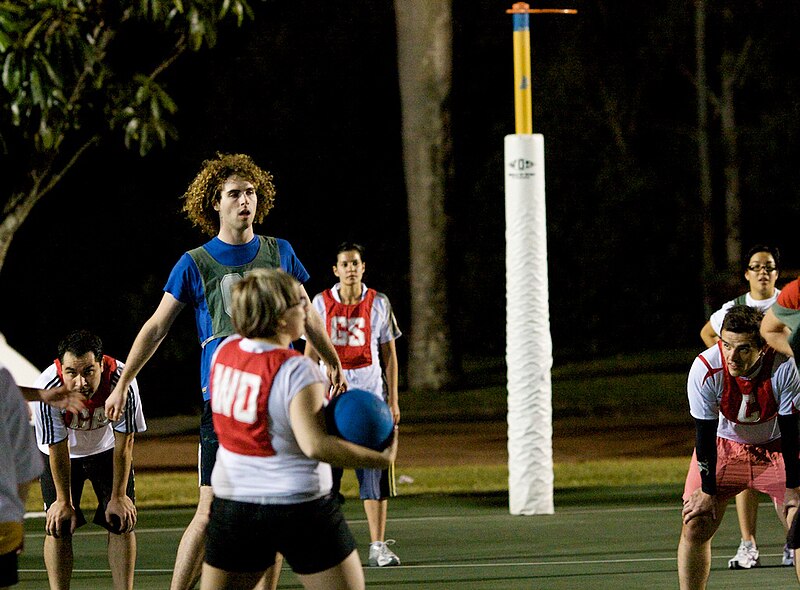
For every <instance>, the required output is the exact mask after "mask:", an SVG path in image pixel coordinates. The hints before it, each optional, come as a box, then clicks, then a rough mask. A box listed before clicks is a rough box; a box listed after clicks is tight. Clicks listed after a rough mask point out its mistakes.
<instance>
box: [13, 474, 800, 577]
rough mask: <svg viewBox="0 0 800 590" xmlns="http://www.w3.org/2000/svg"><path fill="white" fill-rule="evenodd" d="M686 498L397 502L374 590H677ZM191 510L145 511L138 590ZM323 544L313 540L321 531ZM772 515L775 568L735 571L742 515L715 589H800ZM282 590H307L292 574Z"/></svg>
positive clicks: (718, 550) (642, 493) (763, 534)
mask: <svg viewBox="0 0 800 590" xmlns="http://www.w3.org/2000/svg"><path fill="white" fill-rule="evenodd" d="M679 491H680V490H676V489H663V488H662V489H658V488H654V487H638V488H635V487H631V488H614V489H608V488H605V489H602V488H598V489H591V490H571V491H569V492H559V493H557V494H556V512H555V514H553V515H547V516H511V515H509V513H508V508H507V498H506V497H505V495H503V494H496V495H480V496H478V495H475V496H409V497H399V498H395V499H393V500H392V501H391V502H390V510H389V522H388V527H387V531H388V536H389V537H390V538H394V539H396V540H397V544H396V545H395V546H394V549H395V551H396V552H397V554H398V555H399V556H400V558H401V559H402V561H403V565H402V566H399V567H393V568H386V569H377V568H365V573H366V580H367V586H368V587H369V588H390V587H392V588H408V589H423V590H429V589H430V590H432V589H441V590H444V589H451V588H458V589H462V588H463V589H484V590H500V589H502V590H515V589H532V588H536V589H548V588H552V589H561V588H570V589H592V590H602V589H609V590H611V589H613V590H619V589H621V588H626V589H627V588H634V589H636V588H642V589H657V588H676V587H677V574H676V560H675V550H676V546H677V543H678V534H679V531H680V500H679V498H678V493H679ZM344 508H345V513H346V515H347V517H348V520H349V522H350V526H351V528H352V530H353V532H354V534H355V535H356V538H357V539H358V540H359V541H360V542H361V546H360V547H359V552H360V554H361V557H362V560H364V559H366V547H367V525H366V521H365V520H364V516H363V512H362V511H361V506H360V503H359V502H358V501H354V500H348V501H347V503H346V504H345V507H344ZM191 514H192V511H191V510H189V509H169V510H167V509H164V510H157V509H150V510H141V511H140V512H139V526H138V530H137V535H138V542H139V555H138V560H137V565H136V581H135V587H136V588H137V589H141V590H149V589H156V588H159V589H163V588H167V587H168V586H169V580H170V574H171V570H172V565H173V561H174V557H175V551H176V548H177V545H178V541H179V539H180V537H181V534H182V532H183V529H184V527H185V525H186V524H187V523H188V521H189V519H190V518H191ZM42 529H43V521H42V519H31V520H29V521H28V522H27V524H26V530H27V533H28V534H27V537H26V548H27V550H26V552H25V554H24V555H23V556H22V557H21V560H20V578H21V580H20V584H19V586H17V588H19V589H25V590H27V589H36V590H42V589H44V588H46V587H47V576H46V574H45V572H44V563H43V561H42V554H41V544H42V538H43V534H42ZM309 534H313V531H309ZM782 537H783V535H782V533H781V529H780V525H779V524H778V520H777V518H776V516H775V514H774V511H773V509H772V508H771V506H770V505H769V504H767V503H766V502H765V503H762V505H761V509H760V512H759V539H760V549H761V553H762V564H763V567H761V568H758V569H755V570H750V571H730V570H728V569H726V567H727V560H728V558H730V557H731V556H732V555H733V553H735V550H736V547H737V545H738V541H739V536H738V527H737V525H736V514H735V512H734V509H733V506H731V508H730V509H729V510H728V512H727V514H726V515H725V520H724V522H723V524H722V527H721V529H720V532H719V533H718V534H717V537H716V539H715V541H714V549H713V564H712V568H713V569H712V572H711V581H710V584H709V588H711V589H722V588H731V589H733V588H736V589H738V588H741V587H760V588H770V589H774V588H791V587H796V586H797V582H796V581H795V578H794V571H793V569H792V568H784V567H780V556H781V549H782V545H783V540H782ZM74 544H75V552H76V559H75V573H74V576H73V584H72V588H73V590H84V589H91V590H98V589H100V588H111V579H110V573H109V571H108V565H107V562H106V548H105V532H104V531H101V530H100V529H99V528H98V527H96V526H94V525H89V526H86V527H84V528H83V529H82V530H81V531H80V532H78V533H77V534H76V537H75V541H74ZM279 587H280V588H301V585H300V583H299V582H298V580H297V578H296V577H295V576H294V574H292V572H291V571H290V570H289V568H288V567H284V571H283V573H282V575H281V582H280V586H279Z"/></svg>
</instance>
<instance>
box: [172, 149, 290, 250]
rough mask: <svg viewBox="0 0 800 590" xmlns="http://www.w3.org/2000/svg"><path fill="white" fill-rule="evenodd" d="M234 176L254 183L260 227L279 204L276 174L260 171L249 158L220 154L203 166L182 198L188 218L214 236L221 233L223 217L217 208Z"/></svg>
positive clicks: (256, 214) (256, 213)
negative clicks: (229, 179)
mask: <svg viewBox="0 0 800 590" xmlns="http://www.w3.org/2000/svg"><path fill="white" fill-rule="evenodd" d="M231 176H238V177H239V178H241V179H243V180H247V181H249V182H251V183H253V187H255V189H256V194H257V195H258V205H256V212H255V222H256V223H261V222H262V221H263V220H264V218H265V217H266V216H267V213H269V212H270V210H271V209H272V207H273V206H274V204H275V185H274V184H272V174H270V173H269V172H267V171H266V170H262V169H261V168H259V167H258V166H257V165H256V164H255V162H253V159H252V158H251V157H250V156H248V155H245V154H221V153H217V157H216V158H215V159H212V160H206V161H204V162H203V167H202V168H201V169H200V172H199V173H198V174H197V176H196V177H195V179H194V180H193V181H192V183H191V184H190V185H189V188H187V189H186V192H185V193H184V194H183V197H182V198H183V201H184V203H183V211H185V212H186V217H188V218H189V221H191V222H192V223H193V224H194V225H196V226H198V227H199V228H200V229H202V230H203V231H204V232H205V233H207V234H208V235H210V236H215V235H217V233H219V213H218V212H217V211H216V210H215V209H214V205H215V204H217V203H219V200H220V191H221V190H222V186H223V185H224V184H225V181H226V180H228V178H230V177H231Z"/></svg>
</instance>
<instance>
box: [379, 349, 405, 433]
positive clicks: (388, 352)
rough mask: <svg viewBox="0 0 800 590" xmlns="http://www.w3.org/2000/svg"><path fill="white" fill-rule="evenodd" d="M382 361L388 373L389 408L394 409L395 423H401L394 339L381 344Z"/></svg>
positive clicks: (385, 372) (384, 369)
mask: <svg viewBox="0 0 800 590" xmlns="http://www.w3.org/2000/svg"><path fill="white" fill-rule="evenodd" d="M380 349H381V361H382V364H383V371H384V374H385V375H386V390H387V394H388V397H389V399H388V403H389V408H390V409H391V410H392V417H393V418H394V423H395V424H399V423H400V400H399V399H398V395H397V349H396V348H395V345H394V340H390V341H389V342H384V343H382V344H381V345H380Z"/></svg>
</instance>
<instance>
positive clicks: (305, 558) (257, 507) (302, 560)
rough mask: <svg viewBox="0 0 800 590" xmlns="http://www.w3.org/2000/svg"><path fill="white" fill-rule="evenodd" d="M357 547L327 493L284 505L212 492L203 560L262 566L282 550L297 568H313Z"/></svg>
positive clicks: (223, 565) (236, 567)
mask: <svg viewBox="0 0 800 590" xmlns="http://www.w3.org/2000/svg"><path fill="white" fill-rule="evenodd" d="M355 548H356V541H355V539H354V538H353V534H352V533H351V532H350V528H349V527H348V526H347V522H346V521H345V519H344V515H343V514H342V511H341V509H340V508H339V503H338V502H337V501H336V500H335V499H334V497H333V496H331V495H328V496H325V497H324V498H320V499H318V500H313V501H311V502H303V503H301V504H288V505H276V504H270V505H261V504H250V503H248V502H237V501H235V500H224V499H222V498H214V502H213V503H212V505H211V521H210V522H209V523H208V529H207V530H206V563H208V564H209V565H211V566H213V567H216V568H219V569H222V570H225V571H228V572H259V571H263V570H265V569H267V568H268V567H270V566H271V565H272V564H274V563H275V553H276V552H280V553H281V554H282V555H283V557H284V559H286V561H287V563H288V564H289V565H290V566H291V567H292V570H293V571H294V572H295V573H296V574H301V575H302V574H316V573H318V572H322V571H325V570H327V569H330V568H332V567H334V566H335V565H338V564H340V563H341V562H342V561H344V560H345V558H347V556H349V555H350V554H351V553H352V552H353V550H354V549H355Z"/></svg>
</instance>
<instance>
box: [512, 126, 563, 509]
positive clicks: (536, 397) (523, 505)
mask: <svg viewBox="0 0 800 590" xmlns="http://www.w3.org/2000/svg"><path fill="white" fill-rule="evenodd" d="M544 187H545V184H544V137H543V136H542V135H541V134H538V133H537V134H532V135H529V134H524V135H523V134H515V135H507V136H506V138H505V190H506V364H507V370H508V497H509V510H510V512H511V514H523V515H529V514H553V512H554V507H553V406H552V385H551V380H550V369H551V368H552V366H553V345H552V340H551V337H550V312H549V308H548V281H547V224H546V215H545V191H544Z"/></svg>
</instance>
